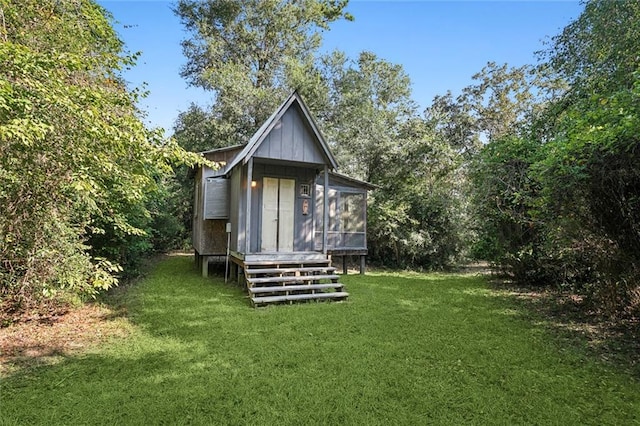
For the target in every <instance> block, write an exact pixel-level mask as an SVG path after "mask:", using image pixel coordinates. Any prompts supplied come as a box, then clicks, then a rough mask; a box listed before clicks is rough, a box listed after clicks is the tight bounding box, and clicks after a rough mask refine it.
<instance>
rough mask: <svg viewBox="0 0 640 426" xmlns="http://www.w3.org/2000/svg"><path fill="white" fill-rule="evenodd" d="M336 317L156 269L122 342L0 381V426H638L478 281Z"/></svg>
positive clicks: (597, 382)
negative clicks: (254, 299)
mask: <svg viewBox="0 0 640 426" xmlns="http://www.w3.org/2000/svg"><path fill="white" fill-rule="evenodd" d="M343 282H344V283H345V284H346V285H347V290H348V291H349V292H350V294H351V296H350V298H349V300H348V301H347V302H345V303H309V304H301V305H292V306H276V307H267V308H263V309H257V310H256V309H252V308H250V306H249V303H248V300H247V299H246V296H245V294H244V293H243V291H242V290H241V289H240V288H238V287H235V286H232V285H225V284H224V283H223V282H222V280H221V279H219V278H213V279H211V278H209V279H202V278H201V277H199V275H198V273H197V272H196V271H195V269H194V268H193V263H192V260H191V258H189V257H184V256H175V257H169V258H168V259H167V260H165V261H162V262H161V263H159V264H158V266H157V267H156V268H155V270H154V272H153V273H152V274H151V275H150V276H149V277H148V278H147V279H145V280H143V281H142V282H141V283H140V284H138V285H137V286H135V287H134V288H133V289H131V290H130V291H129V292H128V293H127V295H126V301H127V305H128V312H129V320H130V321H131V322H132V323H133V324H134V327H133V329H134V331H133V333H132V335H131V336H130V337H128V338H125V339H121V340H117V341H114V342H112V343H111V344H110V345H108V346H107V347H101V348H97V349H94V350H92V351H91V352H89V353H84V354H83V355H79V356H77V357H69V358H67V359H65V360H63V361H62V362H60V363H58V364H55V365H52V366H47V367H37V368H33V369H30V370H28V371H23V372H18V373H15V374H14V375H12V376H10V377H8V378H4V379H3V383H2V387H1V389H0V392H1V393H0V398H1V399H0V403H1V404H0V418H1V419H2V421H1V422H0V424H20V425H23V424H42V425H45V424H46V425H58V424H60V425H62V424H64V425H70V424H101V425H106V424H109V425H113V424H166V425H173V424H256V425H262V424H277V425H280V424H332V425H333V424H363V425H372V424H384V425H393V424H504V425H511V424H559V425H560V424H561V425H566V424H580V425H583V424H594V425H602V424H621V425H622V424H624V425H630V424H640V383H638V381H637V380H636V379H634V378H633V377H632V376H630V375H629V374H626V373H623V372H619V371H617V370H616V369H615V368H614V367H612V366H608V365H604V364H600V363H599V362H598V361H596V360H594V359H593V358H591V357H590V356H589V355H588V354H587V353H586V352H584V351H582V350H581V349H579V348H578V347H577V346H567V344H566V342H564V343H563V341H562V340H560V339H559V338H557V337H554V335H553V334H551V333H549V332H548V331H547V330H546V329H545V328H544V327H543V326H541V325H533V324H534V322H532V321H531V320H530V319H528V318H529V314H528V313H527V312H526V311H523V309H524V308H522V307H521V306H520V307H518V306H517V305H513V304H511V302H510V301H509V300H507V299H505V298H503V297H500V296H499V295H497V294H496V293H494V292H493V291H492V290H491V289H490V287H489V286H488V284H486V283H485V281H484V279H483V278H482V277H477V276H472V275H434V274H412V273H397V274H395V273H371V274H368V275H366V276H358V275H350V276H348V277H345V278H344V279H343Z"/></svg>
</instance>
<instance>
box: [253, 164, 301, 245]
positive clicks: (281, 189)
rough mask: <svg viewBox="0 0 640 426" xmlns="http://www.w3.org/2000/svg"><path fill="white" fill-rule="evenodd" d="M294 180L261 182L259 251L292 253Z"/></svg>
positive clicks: (267, 178)
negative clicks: (260, 238)
mask: <svg viewBox="0 0 640 426" xmlns="http://www.w3.org/2000/svg"><path fill="white" fill-rule="evenodd" d="M294 207H295V180H293V179H277V178H270V177H265V178H263V180H262V243H261V247H260V248H261V251H265V252H269V251H272V252H273V251H283V252H287V251H288V252H291V251H293V222H294Z"/></svg>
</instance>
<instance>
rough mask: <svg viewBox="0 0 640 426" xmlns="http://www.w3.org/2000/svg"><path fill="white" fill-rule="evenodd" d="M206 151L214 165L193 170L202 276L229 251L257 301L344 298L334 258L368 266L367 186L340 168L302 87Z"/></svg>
mask: <svg viewBox="0 0 640 426" xmlns="http://www.w3.org/2000/svg"><path fill="white" fill-rule="evenodd" d="M202 155H204V157H205V158H206V159H207V160H210V161H212V162H214V163H217V164H218V165H219V168H218V169H217V170H215V169H212V168H210V167H207V166H201V167H199V168H198V170H197V171H196V174H195V199H194V215H193V247H194V249H195V256H196V262H197V264H198V265H199V266H200V267H201V268H202V273H203V275H204V276H206V275H207V273H208V264H209V260H210V259H212V258H214V257H215V258H220V257H222V256H225V257H227V259H228V261H229V262H230V266H231V268H230V275H231V277H232V278H234V279H235V278H237V279H238V280H239V282H242V283H244V284H246V286H247V290H248V292H249V295H250V297H251V300H252V302H253V304H254V305H262V304H267V303H274V302H284V301H296V300H309V299H339V300H343V299H346V297H347V296H348V293H347V292H346V291H345V289H344V286H343V285H342V284H341V283H339V276H338V275H336V274H335V271H336V268H335V267H333V266H331V259H332V256H342V257H343V265H344V258H345V256H352V255H357V256H360V272H361V273H364V268H365V256H366V254H367V237H366V232H367V191H368V190H371V189H373V186H372V185H371V184H369V183H366V182H363V181H360V180H357V179H353V178H350V177H347V176H344V175H342V174H339V173H338V172H337V169H338V164H337V162H336V160H335V158H334V156H333V154H332V153H331V151H330V149H329V145H328V144H327V142H326V141H325V139H324V138H323V136H322V134H321V132H320V130H319V129H318V126H317V125H316V123H315V121H314V119H313V118H312V116H311V114H310V113H309V110H308V108H307V106H306V105H305V103H304V102H303V100H302V98H301V97H300V95H299V94H298V93H297V92H294V93H292V94H291V95H290V96H289V97H288V98H287V100H286V101H285V102H283V103H282V104H281V105H280V106H279V107H278V108H277V109H276V111H274V113H273V114H272V115H271V116H270V117H269V118H268V119H267V120H266V121H265V122H264V123H263V125H262V126H261V127H260V128H259V129H258V131H257V132H256V133H255V134H254V135H253V136H252V137H251V139H250V140H249V142H247V143H246V144H243V145H236V146H232V147H227V148H220V149H213V150H210V151H206V152H203V153H202ZM345 272H346V268H345Z"/></svg>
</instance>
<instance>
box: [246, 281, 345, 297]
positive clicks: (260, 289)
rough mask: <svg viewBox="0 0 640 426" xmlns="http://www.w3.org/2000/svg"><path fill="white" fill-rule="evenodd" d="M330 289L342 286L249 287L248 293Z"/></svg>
mask: <svg viewBox="0 0 640 426" xmlns="http://www.w3.org/2000/svg"><path fill="white" fill-rule="evenodd" d="M330 288H335V289H342V288H344V285H343V284H340V283H327V284H303V285H279V286H273V287H249V293H252V294H255V293H281V292H285V291H305V290H306V291H312V290H327V289H330Z"/></svg>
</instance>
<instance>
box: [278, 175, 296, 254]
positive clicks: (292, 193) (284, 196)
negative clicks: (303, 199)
mask: <svg viewBox="0 0 640 426" xmlns="http://www.w3.org/2000/svg"><path fill="white" fill-rule="evenodd" d="M295 200H296V181H295V180H293V179H280V205H279V209H278V210H279V218H278V251H285V252H292V251H293V211H294V207H295Z"/></svg>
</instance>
